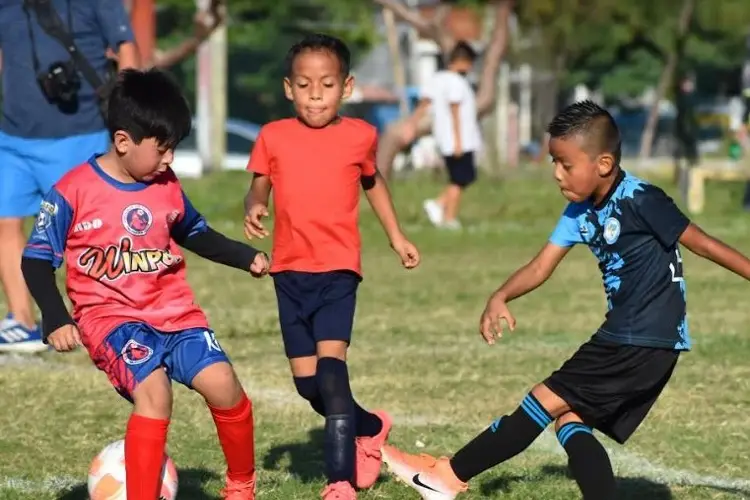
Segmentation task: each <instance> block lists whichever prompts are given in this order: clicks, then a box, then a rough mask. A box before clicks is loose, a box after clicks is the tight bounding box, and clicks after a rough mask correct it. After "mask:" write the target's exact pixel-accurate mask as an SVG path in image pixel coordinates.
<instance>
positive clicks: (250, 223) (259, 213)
mask: <svg viewBox="0 0 750 500" xmlns="http://www.w3.org/2000/svg"><path fill="white" fill-rule="evenodd" d="M263 217H268V208H267V207H266V206H265V205H262V204H260V203H256V204H255V205H253V206H252V207H250V210H248V211H247V215H245V236H246V237H247V239H249V240H252V239H253V238H260V239H263V238H265V237H266V236H268V234H269V233H268V230H267V229H266V228H265V226H263V223H262V222H261V219H262V218H263Z"/></svg>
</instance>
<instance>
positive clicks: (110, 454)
mask: <svg viewBox="0 0 750 500" xmlns="http://www.w3.org/2000/svg"><path fill="white" fill-rule="evenodd" d="M88 486H89V497H90V498H91V500H127V494H126V492H125V441H124V440H122V439H121V440H119V441H115V442H114V443H110V444H108V445H107V446H105V447H104V449H103V450H102V451H100V452H99V454H98V455H97V456H96V457H94V460H93V461H92V462H91V466H90V467H89V481H88ZM175 498H177V469H176V468H175V466H174V463H173V462H172V459H171V458H169V456H168V455H166V454H165V455H164V465H163V466H162V484H161V493H160V495H159V500H175Z"/></svg>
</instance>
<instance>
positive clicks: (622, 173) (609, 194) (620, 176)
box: [594, 167, 625, 210]
mask: <svg viewBox="0 0 750 500" xmlns="http://www.w3.org/2000/svg"><path fill="white" fill-rule="evenodd" d="M618 168H620V167H618ZM624 178H625V171H624V170H623V169H622V168H620V171H619V172H617V177H615V181H614V182H613V183H612V185H611V186H610V187H609V191H607V194H606V195H604V198H602V201H600V202H599V203H598V204H596V205H594V210H600V209H602V208H603V207H604V205H606V204H607V202H608V201H609V200H610V198H612V195H613V194H615V191H617V188H618V187H619V186H620V183H621V182H622V180H623V179H624Z"/></svg>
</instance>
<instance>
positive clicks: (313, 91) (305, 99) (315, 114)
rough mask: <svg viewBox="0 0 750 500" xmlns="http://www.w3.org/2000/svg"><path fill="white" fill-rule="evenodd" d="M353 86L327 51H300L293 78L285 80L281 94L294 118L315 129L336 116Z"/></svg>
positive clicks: (337, 62) (293, 66) (351, 79)
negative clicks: (296, 117) (284, 96)
mask: <svg viewBox="0 0 750 500" xmlns="http://www.w3.org/2000/svg"><path fill="white" fill-rule="evenodd" d="M353 85H354V79H353V78H352V77H351V76H347V77H346V78H344V77H343V75H342V74H341V65H340V64H339V60H338V59H337V58H336V56H335V55H334V54H332V53H331V52H329V51H326V50H306V51H304V52H302V53H301V54H299V55H298V56H297V57H296V58H295V59H294V63H293V64H292V75H291V76H290V77H288V78H284V92H285V93H286V97H287V99H289V100H290V101H292V102H293V103H294V109H295V111H296V113H297V116H298V117H299V118H300V119H301V120H302V121H303V122H304V123H305V124H306V125H308V126H310V127H314V128H321V127H325V126H326V125H328V124H329V123H331V121H333V120H334V119H335V118H336V116H338V111H339V105H340V104H341V100H342V99H346V98H348V97H349V96H350V95H351V93H352V87H353Z"/></svg>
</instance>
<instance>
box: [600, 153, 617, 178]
mask: <svg viewBox="0 0 750 500" xmlns="http://www.w3.org/2000/svg"><path fill="white" fill-rule="evenodd" d="M615 166H616V165H615V157H614V156H613V155H612V154H611V153H603V154H600V155H599V157H598V158H597V159H596V168H597V171H598V172H599V175H600V176H601V177H606V176H608V175H609V174H610V173H611V172H612V170H613V169H614V168H615Z"/></svg>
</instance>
